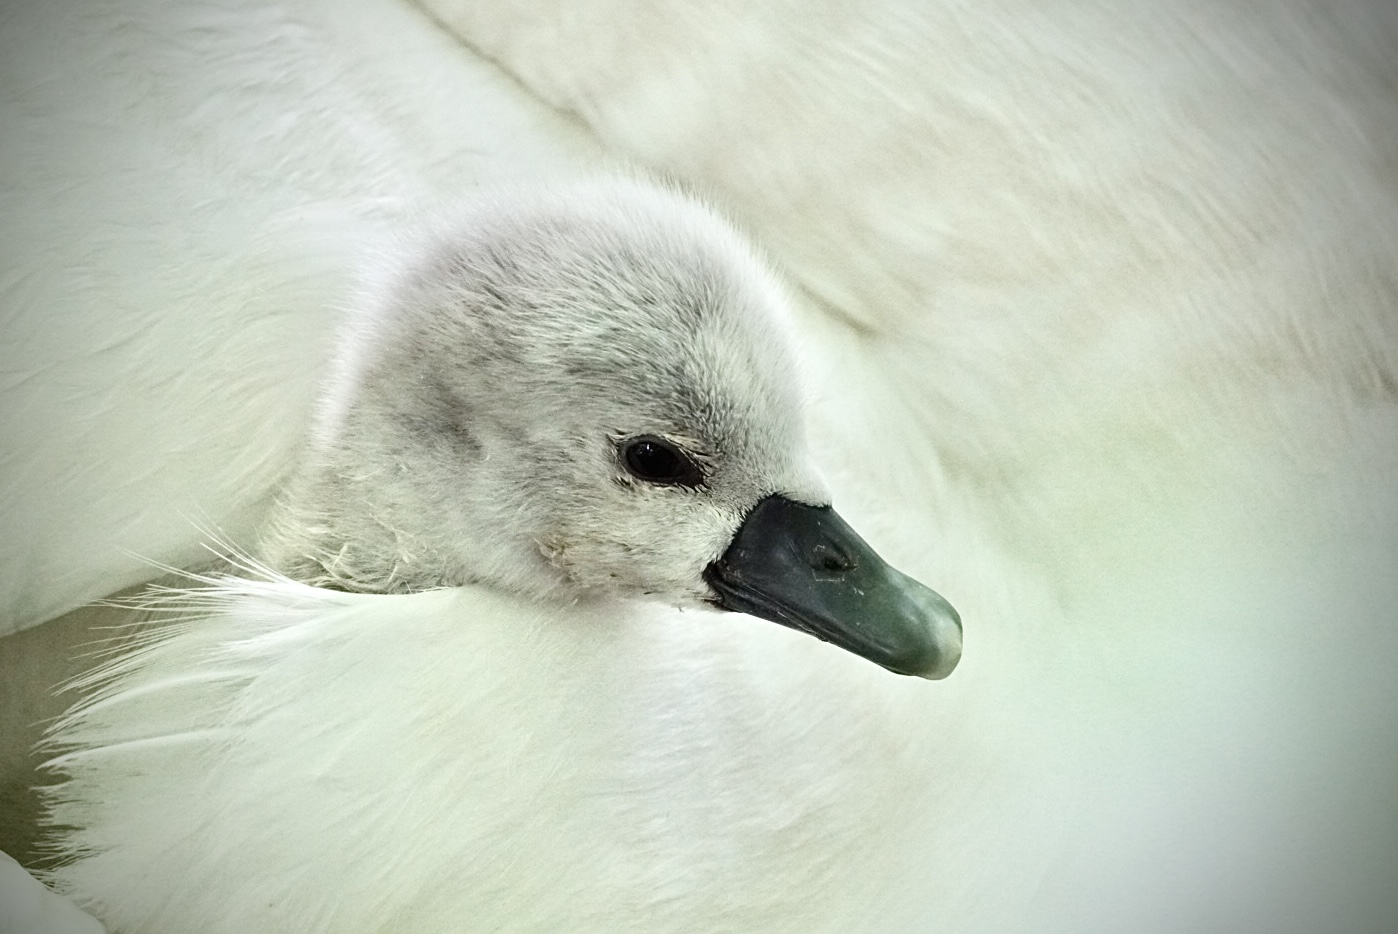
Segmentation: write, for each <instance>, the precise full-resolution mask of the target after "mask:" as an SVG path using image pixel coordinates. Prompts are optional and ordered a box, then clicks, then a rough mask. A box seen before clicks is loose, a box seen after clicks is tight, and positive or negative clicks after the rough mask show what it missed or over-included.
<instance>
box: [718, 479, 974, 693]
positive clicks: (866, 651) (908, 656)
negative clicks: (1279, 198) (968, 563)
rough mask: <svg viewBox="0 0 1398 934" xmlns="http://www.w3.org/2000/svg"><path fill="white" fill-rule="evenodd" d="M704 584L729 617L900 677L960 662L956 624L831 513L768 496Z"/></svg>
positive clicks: (934, 597) (949, 612)
mask: <svg viewBox="0 0 1398 934" xmlns="http://www.w3.org/2000/svg"><path fill="white" fill-rule="evenodd" d="M704 580H705V581H707V582H708V584H709V586H710V587H712V588H713V589H714V593H715V594H717V595H718V598H717V600H716V601H715V602H716V603H717V604H718V605H719V606H721V607H723V608H724V609H726V610H734V611H736V612H739V613H748V614H751V615H752V616H756V617H759V618H761V619H765V620H770V621H772V622H774V623H781V624H782V625H783V626H790V627H791V628H792V629H799V630H800V631H801V632H807V633H810V634H811V635H813V636H815V637H816V638H817V639H821V640H823V641H825V642H831V643H833V644H835V645H838V646H839V647H840V648H842V649H846V650H848V651H850V652H853V653H854V654H855V655H858V656H860V657H861V658H867V659H868V660H869V661H871V662H874V663H875V664H878V665H882V666H883V667H885V668H887V669H888V670H889V671H894V672H897V673H898V674H900V675H918V676H919V677H923V678H934V679H935V678H945V677H946V676H947V675H949V674H951V672H952V669H953V668H955V667H956V663H957V662H958V661H960V660H961V617H960V616H958V615H957V612H956V610H954V609H952V608H951V604H949V603H947V601H946V600H944V599H942V597H941V596H940V595H939V594H937V593H936V592H935V591H933V590H931V589H929V588H927V587H924V586H923V585H922V584H919V583H918V582H917V581H915V580H913V579H912V578H911V577H908V576H907V575H906V574H902V573H900V572H899V571H896V570H894V569H893V568H891V567H889V566H888V564H887V563H885V562H884V560H883V559H882V558H880V557H879V556H878V554H877V553H875V551H874V549H872V548H870V547H869V546H868V544H866V543H865V541H864V539H862V538H860V537H859V535H858V534H856V533H855V531H854V529H852V528H850V527H849V525H848V524H846V522H845V520H843V519H841V518H840V516H839V514H837V513H836V512H835V510H833V509H831V508H830V507H829V506H807V505H805V504H804V503H798V502H795V501H794V500H790V499H787V498H786V497H784V496H769V497H767V498H766V499H764V500H762V501H761V502H759V503H758V504H757V505H756V506H754V507H753V509H752V512H750V513H748V515H747V518H746V519H744V520H743V524H742V525H741V526H740V527H739V528H738V533H737V534H736V535H734V536H733V542H732V544H730V545H729V546H728V550H727V551H725V552H724V553H723V556H722V557H721V558H719V559H718V560H717V561H715V562H714V563H713V564H711V565H709V566H708V568H706V569H705V571H704Z"/></svg>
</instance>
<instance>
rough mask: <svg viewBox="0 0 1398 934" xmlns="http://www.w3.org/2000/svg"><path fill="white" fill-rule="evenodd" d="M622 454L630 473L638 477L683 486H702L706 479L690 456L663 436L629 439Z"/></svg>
mask: <svg viewBox="0 0 1398 934" xmlns="http://www.w3.org/2000/svg"><path fill="white" fill-rule="evenodd" d="M621 455H622V463H623V464H624V465H625V466H626V470H627V472H628V473H630V474H631V476H633V477H635V478H636V479H637V480H644V481H646V482H647V483H668V484H678V485H682V486H698V485H699V484H700V482H701V481H702V480H703V475H702V474H701V473H700V472H699V468H698V467H697V466H696V465H695V463H694V462H693V461H692V460H690V459H689V457H688V456H686V455H685V454H683V453H681V452H680V451H679V450H677V449H676V448H675V447H674V446H673V445H672V444H670V443H669V442H666V441H662V440H660V439H659V438H637V439H635V440H633V441H629V442H627V443H626V444H625V445H624V446H623V447H622V451H621Z"/></svg>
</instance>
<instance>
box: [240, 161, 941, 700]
mask: <svg viewBox="0 0 1398 934" xmlns="http://www.w3.org/2000/svg"><path fill="white" fill-rule="evenodd" d="M788 319H789V312H788V307H787V299H786V297H785V295H784V293H783V290H782V288H781V286H780V285H779V283H778V282H777V281H776V280H775V278H774V277H773V275H772V274H771V273H770V272H769V271H768V269H767V268H766V266H765V265H764V264H763V263H762V262H761V261H760V260H759V259H758V258H757V256H756V255H755V254H754V252H753V251H752V250H751V249H750V248H749V247H748V246H747V245H746V243H745V242H744V241H743V240H742V238H740V237H739V236H738V235H737V234H736V233H735V232H734V231H733V230H732V228H731V227H729V225H727V224H726V223H725V222H724V221H722V220H721V219H720V218H718V217H717V216H716V215H714V214H713V213H712V212H711V211H709V210H708V209H706V208H705V207H703V206H701V205H700V204H698V203H696V202H694V201H692V200H690V199H688V198H686V197H683V196H681V195H678V194H676V193H674V192H671V191H667V190H663V189H659V188H655V187H651V186H649V185H645V184H642V183H638V182H633V181H605V182H592V183H586V184H581V185H572V186H566V187H559V188H534V189H516V190H502V191H497V192H494V193H491V194H488V195H486V196H483V197H480V198H478V199H477V200H476V201H474V202H472V203H470V204H469V205H467V206H466V207H465V208H464V210H462V211H461V212H460V213H459V214H458V215H456V216H455V217H454V218H453V220H452V221H451V222H450V223H447V224H444V225H442V226H441V228H440V229H439V230H437V231H436V232H435V234H434V235H432V236H430V237H428V238H426V239H424V240H422V241H421V242H419V243H418V244H416V245H415V246H414V247H413V248H411V249H409V250H407V251H406V252H405V255H404V256H403V257H402V258H401V259H400V260H398V261H397V262H396V263H395V264H394V268H393V270H392V271H391V272H390V273H389V275H387V277H386V279H385V283H384V284H383V286H382V287H381V288H379V289H378V290H377V291H375V292H374V293H373V294H372V295H371V296H370V297H369V299H368V300H367V301H366V302H365V303H364V306H363V307H362V309H361V310H360V311H359V312H358V314H357V315H356V316H355V317H354V318H353V320H352V321H351V322H350V325H349V327H348V330H347V333H346V337H345V340H344V342H343V344H342V347H341V355H340V358H339V361H338V368H337V371H336V374H335V376H334V378H333V380H332V382H331V384H330V387H329V390H328V392H327V394H326V398H325V400H324V404H323V408H322V412H321V417H320V422H319V425H318V431H317V435H316V440H315V442H314V443H313V444H312V446H311V449H310V451H309V452H308V455H307V458H306V460H305V462H304V464H303V465H302V468H301V470H300V472H299V473H298V475H297V476H296V477H295V478H294V479H293V481H292V483H291V484H290V486H289V487H288V490H287V493H286V495H285V496H284V498H283V501H282V502H281V504H280V506H279V508H278V511H277V513H276V515H275V517H274V521H273V522H272V523H271V526H270V532H269V534H268V536H267V538H266V542H265V548H264V558H265V559H266V560H267V561H268V562H269V563H270V564H272V566H274V567H277V568H278V569H279V570H282V571H283V572H285V573H287V574H288V575H289V576H291V577H294V578H297V579H300V580H303V581H306V582H308V583H313V584H318V585H321V586H332V587H339V588H343V589H349V590H360V591H368V592H384V593H394V592H412V591H418V590H425V589H430V588H433V587H441V586H454V585H461V584H467V583H481V584H487V585H491V586H495V587H500V588H503V589H506V590H509V591H513V592H516V593H520V594H522V595H526V596H529V597H531V598H535V599H549V598H562V599H581V598H585V597H590V596H598V595H608V596H617V597H641V596H646V595H650V596H654V597H658V598H660V599H664V600H667V601H669V602H672V603H674V604H677V605H687V604H688V605H692V604H698V603H708V604H718V605H720V606H725V607H727V608H729V609H740V610H742V611H744V612H751V613H753V614H754V615H759V616H766V618H769V619H776V620H777V621H779V622H783V623H786V624H788V625H796V628H802V629H805V630H806V631H810V632H813V633H814V634H816V635H819V636H821V638H826V639H831V641H836V642H839V641H840V638H839V634H836V636H835V637H832V636H831V635H830V634H829V633H824V632H821V631H819V626H816V627H815V628H812V627H811V626H809V625H805V624H804V621H805V616H802V614H799V613H798V614H797V615H798V616H800V617H801V619H800V620H798V622H800V623H802V624H800V625H798V624H797V623H794V622H793V621H792V620H790V619H787V618H785V616H784V615H783V613H784V612H785V611H784V610H782V608H781V607H778V608H776V609H773V608H772V607H766V606H762V605H760V604H761V601H760V600H759V601H757V603H756V604H755V603H753V601H752V600H751V599H750V597H751V594H748V596H747V597H744V596H743V594H746V593H747V591H746V590H744V586H746V585H748V584H751V583H752V580H754V579H755V578H752V576H751V575H748V576H746V577H745V576H744V572H743V568H745V567H746V565H743V566H742V567H740V566H739V563H735V562H736V561H737V559H736V558H735V549H736V548H737V547H738V544H739V543H740V541H741V540H742V536H741V535H740V529H744V528H748V526H747V525H745V522H746V520H747V519H748V518H749V517H750V516H755V515H757V514H759V512H761V513H762V514H764V515H766V514H770V515H771V516H773V517H776V518H774V519H772V522H773V523H775V524H776V525H778V526H782V527H787V526H791V521H790V520H791V516H789V515H787V512H788V511H789V510H786V507H782V508H781V509H776V510H773V509H767V510H765V512H764V511H762V510H759V509H758V507H759V504H763V503H767V502H769V501H770V502H779V503H783V504H791V505H792V507H793V508H798V511H799V509H804V510H816V511H819V510H823V512H822V513H821V515H824V514H825V513H829V514H830V515H833V512H831V511H830V510H829V509H828V503H829V498H828V495H827V493H826V491H825V488H824V485H823V483H822V481H821V479H820V477H819V475H818V474H817V472H816V471H815V470H814V468H813V467H812V466H811V462H810V458H809V455H808V452H807V446H806V441H805V435H804V427H803V413H802V400H801V393H800V390H799V379H798V373H797V368H796V365H795V362H794V358H793V353H792V350H791V339H790V336H789V324H788ZM778 513H780V514H781V515H780V516H778ZM836 518H837V519H838V517H836ZM796 524H797V525H800V522H797V523H796ZM822 528H824V526H822ZM846 528H847V527H846ZM822 534H824V533H822ZM850 534H851V535H853V533H852V532H851V533H850ZM751 540H752V536H751V535H750V536H749V541H751ZM832 541H833V540H832ZM852 541H853V542H856V543H857V546H862V547H864V548H867V546H863V543H862V541H859V540H858V536H853V540H852ZM857 546H856V545H854V544H849V543H848V542H847V543H846V544H845V545H834V546H830V545H829V543H827V544H826V545H825V546H822V547H823V548H825V552H828V551H829V549H830V547H834V548H835V550H837V551H841V553H842V554H843V553H845V552H848V551H849V549H850V548H855V547H857ZM779 550H780V549H779ZM807 550H809V549H807ZM825 552H823V553H822V554H824V557H820V558H818V559H817V563H819V562H822V561H823V562H824V571H820V573H825V574H826V576H827V577H828V576H829V571H830V567H831V566H832V565H830V561H831V559H830V558H829V555H828V554H826V553H825ZM869 554H870V555H872V554H873V553H872V551H870V552H869ZM874 558H875V560H876V559H877V556H874ZM856 563H858V562H856ZM865 563H866V564H867V562H865ZM817 570H818V571H819V569H817ZM889 570H890V571H891V569H889ZM893 573H894V574H896V573H897V572H893ZM758 576H759V577H760V576H761V575H758ZM900 577H901V575H900ZM890 580H892V579H891V578H890ZM904 580H906V579H904ZM895 583H896V582H895ZM909 583H911V584H913V586H914V587H915V588H921V585H917V584H915V582H910V581H909ZM898 586H901V585H898ZM898 586H895V587H894V589H895V590H897V589H898ZM749 589H751V588H749ZM921 591H926V588H921ZM909 593H912V594H913V595H914V597H916V599H924V597H923V595H921V594H920V593H919V592H917V591H909ZM926 593H929V594H930V593H931V591H926ZM808 596H809V594H808ZM816 596H817V597H818V596H819V595H816ZM933 596H934V597H935V594H933ZM937 599H938V600H940V598H937ZM744 600H747V602H746V603H744ZM797 602H798V603H799V602H800V600H799V599H798V601H797ZM821 605H824V604H821ZM943 605H944V604H943ZM788 609H789V608H788ZM905 609H906V608H905ZM946 610H947V611H948V612H950V614H951V615H950V617H946V614H945V613H943V614H942V616H943V617H944V619H943V624H942V629H944V630H946V631H945V632H943V633H942V634H941V638H940V641H939V644H938V646H937V648H936V651H934V652H933V655H934V656H935V657H932V658H929V657H924V656H925V655H926V651H925V650H926V646H925V645H919V646H915V647H913V648H912V649H911V650H910V649H909V647H907V646H899V645H895V646H893V648H892V650H891V651H893V652H894V653H895V655H897V659H895V660H894V661H895V663H894V664H887V661H886V660H884V659H881V658H875V660H876V661H880V663H883V664H886V667H891V668H893V669H894V670H902V668H906V667H909V666H910V667H912V668H916V669H918V670H917V671H913V672H911V673H919V674H926V675H929V676H932V677H940V676H942V675H943V674H945V673H946V672H947V671H949V670H950V667H949V665H954V664H955V658H956V657H959V654H960V628H959V621H955V622H956V627H955V633H954V637H955V638H954V642H955V645H954V646H952V645H951V641H953V640H952V639H951V635H949V634H950V633H951V630H950V629H949V628H948V627H949V625H950V623H947V622H946V619H951V620H953V621H954V617H955V613H954V611H950V607H946ZM939 612H940V609H939ZM787 615H789V614H787ZM924 641H925V640H924ZM894 642H895V643H896V642H898V639H894ZM846 647H851V646H846ZM853 648H854V649H855V650H856V651H859V652H860V654H864V655H866V656H869V653H868V652H866V651H860V647H858V646H855V647H853ZM910 651H911V654H909V652H910ZM869 657H873V656H869ZM899 659H901V660H902V661H899ZM908 659H912V660H911V661H908ZM900 666H901V667H900Z"/></svg>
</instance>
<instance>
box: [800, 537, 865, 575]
mask: <svg viewBox="0 0 1398 934" xmlns="http://www.w3.org/2000/svg"><path fill="white" fill-rule="evenodd" d="M856 566H857V565H856V564H855V562H854V559H852V558H851V557H850V556H849V555H847V554H845V553H844V552H842V551H839V550H838V549H835V548H832V547H831V546H830V545H827V544H826V543H824V542H821V543H819V544H818V545H816V546H815V547H814V548H812V549H811V567H813V568H815V569H816V570H817V571H823V572H825V573H826V574H843V573H845V572H846V571H853V570H854V569H855V567H856Z"/></svg>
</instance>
